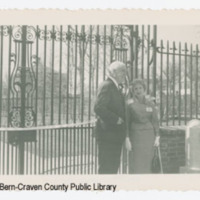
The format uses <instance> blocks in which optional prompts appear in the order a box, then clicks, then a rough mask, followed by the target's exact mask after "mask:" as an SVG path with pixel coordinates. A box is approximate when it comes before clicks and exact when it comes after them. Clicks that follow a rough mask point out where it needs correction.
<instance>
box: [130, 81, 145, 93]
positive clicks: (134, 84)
mask: <svg viewBox="0 0 200 200" xmlns="http://www.w3.org/2000/svg"><path fill="white" fill-rule="evenodd" d="M136 85H141V86H142V87H143V88H144V91H146V84H145V82H144V80H142V79H135V80H134V81H132V82H131V83H130V87H131V89H133V88H134V87H135V86H136Z"/></svg>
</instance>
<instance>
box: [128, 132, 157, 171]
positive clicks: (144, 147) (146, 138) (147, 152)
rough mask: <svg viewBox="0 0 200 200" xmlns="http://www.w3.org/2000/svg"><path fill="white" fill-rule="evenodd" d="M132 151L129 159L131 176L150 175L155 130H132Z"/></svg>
mask: <svg viewBox="0 0 200 200" xmlns="http://www.w3.org/2000/svg"><path fill="white" fill-rule="evenodd" d="M130 140H131V144H132V151H131V152H130V157H129V173H130V174H150V173H152V172H151V163H152V159H153V156H154V147H153V145H154V141H155V135H154V130H153V129H150V130H132V135H131V137H130Z"/></svg>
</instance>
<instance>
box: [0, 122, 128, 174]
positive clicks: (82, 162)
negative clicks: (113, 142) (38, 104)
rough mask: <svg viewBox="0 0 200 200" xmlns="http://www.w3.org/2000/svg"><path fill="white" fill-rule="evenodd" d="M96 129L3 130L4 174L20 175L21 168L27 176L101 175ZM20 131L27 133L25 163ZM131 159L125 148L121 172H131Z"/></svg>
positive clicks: (0, 156) (0, 169)
mask: <svg viewBox="0 0 200 200" xmlns="http://www.w3.org/2000/svg"><path fill="white" fill-rule="evenodd" d="M93 130H94V124H86V125H81V126H71V127H65V128H62V127H57V128H56V127H54V128H53V127H49V128H48V127H45V128H44V127H43V128H41V127H38V128H32V129H29V130H27V131H26V132H23V131H18V130H14V129H13V130H12V129H10V130H4V131H0V174H1V175H14V174H19V168H20V167H23V169H24V174H26V175H28V174H97V173H98V147H97V144H96V140H95V138H94V135H93ZM29 131H31V132H30V134H29ZM34 131H35V132H34ZM17 133H19V135H20V134H26V136H25V135H24V136H23V139H24V155H23V156H24V163H19V156H21V155H19V145H20V144H19V143H20V142H21V141H19V138H16V135H17ZM28 134H29V136H27V135H28ZM19 135H18V136H19ZM19 137H20V136H19ZM127 158H128V157H127V152H126V151H125V150H123V153H122V162H121V166H120V170H119V173H127V170H128V168H127V167H128V166H127V163H128V161H127ZM22 165H23V166H22Z"/></svg>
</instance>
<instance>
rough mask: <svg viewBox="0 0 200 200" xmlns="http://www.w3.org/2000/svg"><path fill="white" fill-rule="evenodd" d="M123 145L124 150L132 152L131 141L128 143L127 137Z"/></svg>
mask: <svg viewBox="0 0 200 200" xmlns="http://www.w3.org/2000/svg"><path fill="white" fill-rule="evenodd" d="M125 145H126V149H127V150H128V151H131V150H132V145H131V141H130V139H129V137H126V140H125Z"/></svg>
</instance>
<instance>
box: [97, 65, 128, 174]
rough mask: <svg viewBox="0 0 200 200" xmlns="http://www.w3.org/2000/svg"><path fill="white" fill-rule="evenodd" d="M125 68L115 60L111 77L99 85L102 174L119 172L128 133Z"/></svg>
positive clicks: (99, 142) (98, 126) (110, 70)
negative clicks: (124, 86)
mask: <svg viewBox="0 0 200 200" xmlns="http://www.w3.org/2000/svg"><path fill="white" fill-rule="evenodd" d="M125 77H126V67H125V64H124V63H122V62H118V61H115V62H113V63H111V65H110V66H109V67H108V78H107V80H105V81H104V82H103V83H102V84H101V86H100V87H99V91H98V95H97V99H96V102H95V106H94V111H95V113H96V115H97V123H96V127H95V132H96V138H97V143H98V150H99V174H116V173H117V172H118V169H119V165H120V156H121V150H122V145H123V142H124V139H125V137H126V134H125V132H126V131H125V101H124V96H123V94H122V91H121V90H122V84H123V83H124V81H125Z"/></svg>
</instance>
